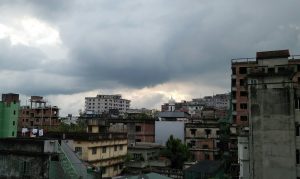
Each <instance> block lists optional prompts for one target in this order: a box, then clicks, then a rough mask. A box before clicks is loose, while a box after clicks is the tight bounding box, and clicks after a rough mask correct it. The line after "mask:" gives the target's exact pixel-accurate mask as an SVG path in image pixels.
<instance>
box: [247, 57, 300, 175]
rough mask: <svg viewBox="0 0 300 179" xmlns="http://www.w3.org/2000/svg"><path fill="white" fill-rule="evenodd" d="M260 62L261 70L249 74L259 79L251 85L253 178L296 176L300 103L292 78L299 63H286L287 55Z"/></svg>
mask: <svg viewBox="0 0 300 179" xmlns="http://www.w3.org/2000/svg"><path fill="white" fill-rule="evenodd" d="M258 64H259V65H260V69H258V70H257V69H256V71H253V72H252V73H251V74H250V76H249V77H248V81H250V80H256V84H253V85H250V86H249V87H248V89H249V92H250V93H249V95H250V98H249V106H250V135H249V139H250V141H249V149H250V153H249V157H250V178H296V176H297V165H295V164H297V163H300V162H299V156H297V152H296V150H297V151H299V149H297V146H298V145H297V140H296V139H297V137H295V136H296V135H297V133H298V135H299V131H298V132H296V133H295V131H296V129H297V128H296V126H295V124H297V123H296V121H297V117H296V116H295V114H297V113H296V111H295V107H297V104H298V103H299V102H298V100H297V99H298V97H297V95H298V90H297V89H295V88H294V87H297V84H296V85H295V86H294V85H293V84H292V81H291V80H290V77H291V75H292V74H295V72H296V71H297V66H290V65H288V66H287V64H288V59H287V58H286V59H267V60H259V61H258ZM295 95H296V96H295ZM287 151H288V152H287ZM298 155H299V152H298ZM298 177H299V176H298Z"/></svg>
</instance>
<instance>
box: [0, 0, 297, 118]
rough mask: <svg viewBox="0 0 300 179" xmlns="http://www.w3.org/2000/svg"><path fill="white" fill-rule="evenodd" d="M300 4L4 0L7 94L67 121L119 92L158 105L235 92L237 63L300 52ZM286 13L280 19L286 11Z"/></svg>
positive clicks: (136, 102) (0, 36) (0, 23)
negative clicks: (46, 106) (43, 103)
mask: <svg viewBox="0 0 300 179" xmlns="http://www.w3.org/2000/svg"><path fill="white" fill-rule="evenodd" d="M299 5H300V2H298V1H292V0H290V1H288V2H287V1H285V2H281V1H272V3H267V2H261V1H251V2H235V1H226V2H224V1H214V2H211V1H196V0H194V1H189V2H188V3H187V2H184V1H172V2H170V1H166V0H165V1H158V0H156V1H151V2H149V1H132V0H131V1H113V2H112V1H84V3H83V2H82V1H51V2H49V1H45V2H37V1H18V2H11V1H2V2H1V3H0V14H1V16H0V46H1V49H2V50H1V53H0V58H1V59H2V60H0V74H1V75H0V76H1V77H0V79H1V81H2V83H1V84H0V89H1V92H2V93H8V92H13V93H19V94H20V95H21V96H20V97H21V101H22V103H23V104H24V102H25V101H24V100H26V99H29V96H31V95H42V96H45V98H46V99H48V100H49V102H50V104H53V105H57V106H59V107H60V108H61V109H62V113H63V114H67V113H77V112H78V110H79V109H83V106H84V97H86V96H95V95H97V94H98V93H103V94H117V93H120V94H122V95H123V97H124V98H128V99H129V100H131V101H132V107H147V108H158V107H159V106H160V105H161V104H163V103H164V102H167V101H168V99H169V98H170V97H171V96H172V97H173V98H175V99H176V100H177V101H180V100H182V99H187V100H190V99H192V98H197V97H203V96H206V95H213V94H216V93H227V92H229V91H230V74H231V70H230V60H231V59H232V58H239V57H253V54H255V52H256V51H264V50H267V51H268V50H278V49H290V52H291V54H294V55H299V54H300V43H299V40H300V20H299V19H298V18H297V17H298V9H297V7H298V6H299ZM278 12H281V13H278Z"/></svg>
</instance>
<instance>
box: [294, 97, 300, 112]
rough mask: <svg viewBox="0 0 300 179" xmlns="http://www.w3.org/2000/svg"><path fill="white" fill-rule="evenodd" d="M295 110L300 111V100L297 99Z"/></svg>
mask: <svg viewBox="0 0 300 179" xmlns="http://www.w3.org/2000/svg"><path fill="white" fill-rule="evenodd" d="M295 109H300V98H296V99H295Z"/></svg>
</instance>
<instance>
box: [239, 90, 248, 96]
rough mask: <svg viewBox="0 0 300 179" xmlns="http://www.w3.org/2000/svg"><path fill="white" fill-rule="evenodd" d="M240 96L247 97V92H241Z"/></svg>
mask: <svg viewBox="0 0 300 179" xmlns="http://www.w3.org/2000/svg"><path fill="white" fill-rule="evenodd" d="M240 96H248V92H247V91H241V92H240Z"/></svg>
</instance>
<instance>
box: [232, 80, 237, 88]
mask: <svg viewBox="0 0 300 179" xmlns="http://www.w3.org/2000/svg"><path fill="white" fill-rule="evenodd" d="M231 86H232V87H235V86H236V80H235V79H232V80H231Z"/></svg>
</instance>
